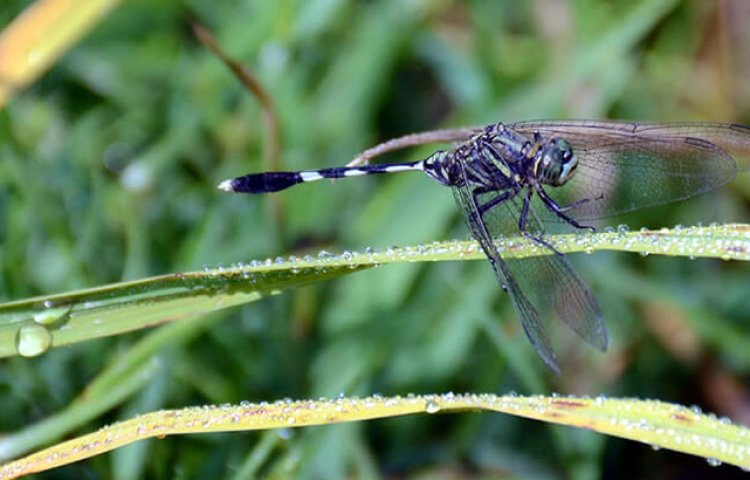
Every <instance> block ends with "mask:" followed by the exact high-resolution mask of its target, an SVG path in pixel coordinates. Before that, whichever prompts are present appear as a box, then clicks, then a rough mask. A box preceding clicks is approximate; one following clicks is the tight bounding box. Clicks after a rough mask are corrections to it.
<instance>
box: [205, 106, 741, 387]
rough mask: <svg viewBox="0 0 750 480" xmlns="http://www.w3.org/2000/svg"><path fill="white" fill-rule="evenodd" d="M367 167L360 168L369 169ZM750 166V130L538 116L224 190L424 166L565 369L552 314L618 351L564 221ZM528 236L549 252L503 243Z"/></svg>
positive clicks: (252, 177)
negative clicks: (413, 153)
mask: <svg viewBox="0 0 750 480" xmlns="http://www.w3.org/2000/svg"><path fill="white" fill-rule="evenodd" d="M437 142H442V143H450V142H452V143H453V148H451V149H447V150H438V151H436V152H434V153H433V154H432V155H430V156H429V157H427V158H424V159H422V160H419V161H415V162H408V163H390V164H369V163H368V162H369V160H370V159H371V158H373V157H375V156H378V155H381V154H383V153H386V152H388V151H392V150H395V149H399V148H404V147H406V146H413V145H419V144H423V143H437ZM358 163H359V164H358ZM748 168H750V126H746V125H742V124H736V123H734V124H730V123H664V124H661V123H630V122H604V121H586V120H576V121H530V122H519V123H512V124H503V123H497V124H491V125H487V126H484V127H477V128H462V129H449V130H437V131H432V132H424V133H419V134H412V135H408V136H405V137H401V138H397V139H395V140H391V141H389V142H385V143H383V144H380V145H378V146H376V147H374V148H372V149H370V150H367V151H365V152H363V154H361V155H360V156H359V157H358V158H357V159H355V161H354V162H352V163H350V164H349V165H347V166H343V167H334V168H323V169H319V170H303V171H296V172H292V171H287V172H263V173H252V174H249V175H244V176H240V177H237V178H233V179H230V180H225V181H223V182H221V183H220V184H219V189H221V190H224V191H227V192H237V193H255V194H258V193H270V192H277V191H280V190H284V189H287V188H289V187H292V186H294V185H298V184H301V183H307V182H314V181H318V180H323V179H336V178H345V177H354V176H360V175H371V174H386V173H397V172H408V171H421V172H423V173H425V174H427V176H428V177H430V178H432V179H433V180H435V181H437V182H438V183H439V184H440V185H443V186H447V187H451V188H452V190H453V194H454V197H455V199H456V203H457V204H458V206H459V209H460V210H461V212H462V213H463V216H464V218H465V220H466V223H467V225H468V227H469V230H470V231H471V233H472V235H473V237H474V238H475V239H476V240H477V241H478V242H479V245H480V246H481V248H482V250H483V252H484V254H485V255H486V256H487V259H488V260H489V263H490V265H491V267H492V270H493V272H494V274H495V277H496V278H497V280H498V282H499V283H500V285H501V287H502V289H503V290H504V291H505V292H507V293H508V294H509V296H510V298H511V301H512V304H513V307H514V309H515V312H516V314H517V316H518V318H519V319H520V322H521V325H522V327H523V330H524V332H525V333H526V335H527V337H528V338H529V340H530V341H531V344H532V345H533V347H534V348H535V350H536V352H537V353H538V355H539V356H540V357H541V359H542V360H543V362H544V363H545V364H546V365H547V366H548V367H549V368H550V369H551V370H553V371H554V372H556V373H558V374H559V373H560V368H559V365H558V360H557V357H556V355H555V352H554V350H553V348H552V344H551V341H550V338H549V335H548V333H547V329H546V327H545V323H544V321H543V319H547V318H550V317H554V318H557V319H558V320H560V321H562V322H563V323H564V324H565V325H567V326H568V327H569V328H570V329H571V330H573V331H574V332H575V333H576V334H577V335H578V336H580V337H581V338H582V339H583V340H585V341H586V342H587V343H589V344H590V345H592V346H594V347H596V348H597V349H599V350H601V351H605V350H606V349H607V346H608V343H609V342H608V336H607V329H606V327H605V325H604V321H603V319H602V312H601V308H600V307H599V304H598V303H597V301H596V299H595V298H594V295H593V294H592V291H591V289H590V287H589V286H588V285H587V283H586V282H585V280H584V279H583V278H582V277H581V276H580V275H579V274H578V273H577V272H576V270H574V268H573V266H572V265H571V263H570V261H569V260H568V258H567V257H566V256H565V255H564V254H563V253H562V252H560V251H559V250H557V249H556V248H555V246H554V245H553V244H552V243H551V242H550V241H549V239H548V234H547V232H548V231H549V230H550V229H551V227H552V226H554V225H563V226H568V227H569V228H572V229H574V230H592V231H593V230H594V228H593V227H592V226H590V225H588V224H587V223H586V222H589V221H593V220H597V219H601V218H606V217H611V216H615V215H618V214H622V213H626V212H630V211H633V210H637V209H641V208H646V207H651V206H656V205H662V204H666V203H669V202H675V201H679V200H683V199H687V198H689V197H693V196H696V195H698V194H701V193H705V192H708V191H711V190H714V189H716V188H719V187H721V186H723V185H725V184H727V183H729V182H730V181H732V180H733V179H734V178H735V176H736V175H737V174H738V173H739V172H741V171H743V170H746V169H748ZM514 235H515V236H518V235H521V236H522V237H525V238H526V239H527V240H528V241H530V242H532V243H533V244H535V245H537V246H538V247H540V249H541V250H542V251H543V253H545V254H542V255H538V256H533V257H527V258H523V259H515V258H506V257H507V255H505V256H504V255H503V247H501V246H499V243H497V242H496V239H499V238H507V237H511V236H514Z"/></svg>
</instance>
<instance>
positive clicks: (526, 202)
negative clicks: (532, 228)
mask: <svg viewBox="0 0 750 480" xmlns="http://www.w3.org/2000/svg"><path fill="white" fill-rule="evenodd" d="M533 193H534V191H533V190H532V189H531V188H529V189H528V190H526V198H524V199H523V206H522V207H521V214H520V215H519V216H518V229H519V230H520V231H521V233H524V234H525V233H526V220H528V218H529V206H530V205H531V195H532V194H533Z"/></svg>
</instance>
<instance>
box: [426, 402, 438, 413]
mask: <svg viewBox="0 0 750 480" xmlns="http://www.w3.org/2000/svg"><path fill="white" fill-rule="evenodd" d="M424 410H425V412H427V413H437V412H439V411H440V405H439V404H438V403H437V402H436V401H435V400H428V401H427V403H426V404H425V406H424Z"/></svg>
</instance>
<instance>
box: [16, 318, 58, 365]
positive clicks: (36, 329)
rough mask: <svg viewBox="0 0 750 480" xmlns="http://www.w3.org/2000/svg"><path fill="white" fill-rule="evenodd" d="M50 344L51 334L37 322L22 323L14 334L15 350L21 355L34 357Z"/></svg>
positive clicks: (47, 348) (44, 350)
mask: <svg viewBox="0 0 750 480" xmlns="http://www.w3.org/2000/svg"><path fill="white" fill-rule="evenodd" d="M51 346H52V334H51V333H50V332H49V330H47V329H46V328H45V327H43V326H41V325H39V324H35V323H33V324H30V325H24V326H22V327H21V328H19V329H18V333H17V334H16V350H18V354H19V355H21V356H22V357H36V356H37V355H41V354H43V353H44V352H46V351H47V350H49V347H51Z"/></svg>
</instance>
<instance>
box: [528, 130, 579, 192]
mask: <svg viewBox="0 0 750 480" xmlns="http://www.w3.org/2000/svg"><path fill="white" fill-rule="evenodd" d="M577 166H578V158H577V157H576V154H575V152H573V147H572V146H571V145H570V143H568V141H567V140H565V139H564V138H560V137H556V138H553V139H551V140H549V141H548V142H547V143H546V144H545V145H544V147H542V149H541V151H540V152H539V156H538V157H537V159H536V162H535V164H534V173H535V174H536V178H537V180H539V181H540V182H541V183H544V184H546V185H552V186H553V187H559V186H561V185H563V184H565V182H567V181H568V180H570V178H571V177H572V176H573V174H574V173H575V170H576V167H577Z"/></svg>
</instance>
